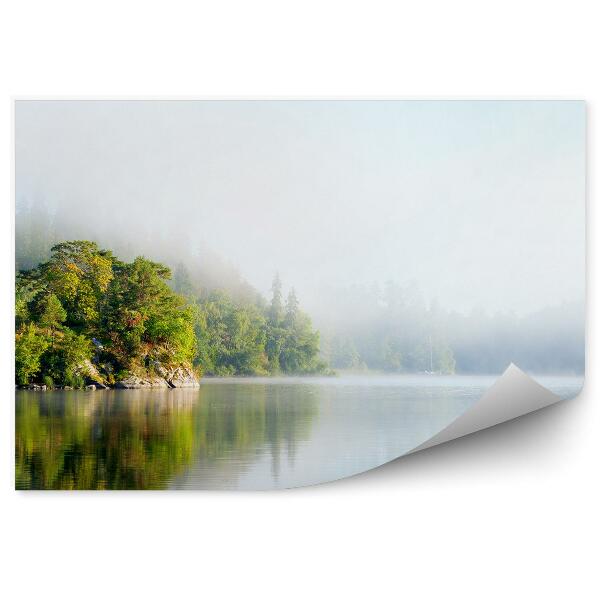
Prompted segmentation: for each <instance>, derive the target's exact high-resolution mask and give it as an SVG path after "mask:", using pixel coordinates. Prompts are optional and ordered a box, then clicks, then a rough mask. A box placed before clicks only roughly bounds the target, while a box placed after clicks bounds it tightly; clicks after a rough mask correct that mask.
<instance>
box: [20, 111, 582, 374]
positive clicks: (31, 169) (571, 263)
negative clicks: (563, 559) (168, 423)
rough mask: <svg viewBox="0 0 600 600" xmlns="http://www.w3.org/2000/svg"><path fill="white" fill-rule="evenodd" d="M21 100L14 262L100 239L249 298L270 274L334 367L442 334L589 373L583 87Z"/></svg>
mask: <svg viewBox="0 0 600 600" xmlns="http://www.w3.org/2000/svg"><path fill="white" fill-rule="evenodd" d="M15 114H16V128H15V143H16V216H17V262H18V263H19V261H20V260H21V263H22V264H18V266H19V267H21V268H29V267H31V266H34V265H32V264H24V263H23V261H25V263H26V262H27V260H30V261H31V260H32V257H35V255H36V254H35V252H31V251H27V252H25V251H22V248H20V246H19V244H20V242H21V241H22V240H25V239H28V240H31V239H35V242H36V244H38V246H39V254H40V257H41V258H43V253H44V251H47V249H48V248H49V246H50V245H51V243H52V242H54V241H57V240H64V239H92V240H95V241H97V242H98V243H99V244H100V245H101V246H103V247H107V248H112V249H114V250H115V251H116V252H117V254H119V255H120V256H122V257H123V258H125V259H130V258H133V257H134V256H136V255H138V254H144V255H146V256H148V257H149V258H152V259H155V260H160V261H164V262H166V263H168V264H169V265H170V266H171V267H172V268H173V269H174V270H175V269H176V268H177V266H178V265H179V264H183V265H185V267H186V269H187V271H189V272H190V273H191V274H192V275H194V274H195V277H196V279H197V280H198V281H201V282H202V285H203V286H204V287H206V288H207V289H215V288H219V287H225V288H227V289H229V290H231V291H232V292H233V293H234V294H236V295H238V296H241V297H245V298H256V295H257V293H259V294H262V295H263V296H266V297H268V295H269V290H270V285H271V280H272V278H273V275H274V274H275V273H276V272H279V273H280V275H281V277H282V279H283V281H284V285H285V286H286V288H289V287H291V286H293V287H294V288H295V289H296V291H297V293H298V296H299V298H300V302H301V304H302V307H303V308H304V310H306V311H307V312H308V313H309V314H310V315H311V316H312V318H313V321H314V323H315V324H316V325H317V326H318V327H319V329H320V330H321V340H322V351H323V353H324V355H325V356H326V357H327V358H328V359H329V360H330V362H332V363H334V366H335V367H336V368H352V369H360V368H363V367H364V366H369V367H373V365H375V366H376V367H379V366H381V368H387V367H388V366H389V367H391V368H393V367H394V365H396V363H397V362H398V361H400V360H401V361H402V364H403V367H406V368H408V369H411V368H412V367H411V365H422V364H427V362H428V360H429V361H430V364H431V366H432V368H431V370H436V368H435V366H434V364H433V363H434V360H435V361H437V363H439V364H440V365H442V364H445V363H444V361H447V360H449V359H448V356H447V355H445V354H444V353H445V352H446V350H445V349H446V347H448V348H451V350H452V352H453V357H454V360H455V361H456V363H457V369H458V370H462V371H465V372H485V373H497V372H500V371H502V370H503V369H504V368H505V367H506V365H507V364H508V362H511V361H513V362H518V364H520V366H522V367H523V368H526V369H529V370H530V371H545V372H582V370H583V364H584V311H583V304H584V292H585V290H584V285H585V272H584V268H585V239H584V230H585V223H584V219H585V106H584V104H583V103H580V102H554V101H553V102H462V101H461V102H443V101H435V102H391V101H390V102H380V101H377V102H374V101H371V102H354V101H353V102H289V101H286V102H245V101H235V102H233V101H231V102H215V101H211V102H192V101H176V102H155V101H153V102H150V101H144V102H140V101H138V102H128V101H115V102H112V101H111V102H107V101H73V102H64V101H42V102H40V101H20V102H18V103H17V106H16V111H15ZM30 250H31V249H30ZM382 336H391V337H390V340H391V341H389V342H386V344H383V345H382V344H376V343H375V342H374V341H373V338H381V337H382ZM397 339H401V340H408V341H407V342H406V344H407V345H406V347H401V344H400V342H395V341H394V340H397ZM403 343H404V342H403ZM434 353H437V354H436V356H434ZM428 357H429V358H428ZM411 361H412V362H411ZM398 364H400V363H399V362H398ZM414 369H416V370H421V369H422V367H421V366H419V367H417V366H415V367H414Z"/></svg>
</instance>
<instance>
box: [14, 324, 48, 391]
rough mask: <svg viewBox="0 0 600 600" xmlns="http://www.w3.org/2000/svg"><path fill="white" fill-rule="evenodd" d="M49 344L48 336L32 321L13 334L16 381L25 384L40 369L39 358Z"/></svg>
mask: <svg viewBox="0 0 600 600" xmlns="http://www.w3.org/2000/svg"><path fill="white" fill-rule="evenodd" d="M49 345H50V340H49V339H48V337H47V336H46V335H45V334H44V333H43V332H42V331H40V330H39V329H38V328H37V327H36V326H35V325H34V324H33V323H30V324H29V325H25V326H24V327H23V329H22V330H21V331H20V332H18V333H17V334H16V336H15V372H16V377H17V381H18V383H20V384H21V385H27V384H28V383H30V381H31V380H32V378H33V377H34V376H36V375H37V374H38V373H39V372H40V370H41V359H42V356H43V354H44V352H45V351H46V349H47V348H48V346H49Z"/></svg>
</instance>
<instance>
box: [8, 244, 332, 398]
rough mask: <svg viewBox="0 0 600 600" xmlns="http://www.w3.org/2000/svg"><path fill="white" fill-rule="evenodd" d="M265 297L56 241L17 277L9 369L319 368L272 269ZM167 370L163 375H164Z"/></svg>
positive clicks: (314, 346)
mask: <svg viewBox="0 0 600 600" xmlns="http://www.w3.org/2000/svg"><path fill="white" fill-rule="evenodd" d="M272 291H273V296H272V299H271V302H270V303H266V302H265V301H264V300H262V299H261V300H260V301H255V302H248V301H240V300H234V299H233V298H232V297H231V296H230V295H229V294H228V293H227V292H226V291H223V290H213V291H210V292H207V293H204V292H203V291H202V290H201V289H199V287H198V285H197V284H196V283H195V282H194V281H192V279H191V278H190V277H189V275H188V273H187V271H186V270H185V268H184V267H183V266H179V267H178V269H177V270H176V276H175V277H174V278H172V276H171V270H170V269H169V268H168V267H167V266H165V265H163V264H160V263H157V262H153V261H151V260H148V259H147V258H144V257H141V256H139V257H137V258H135V259H134V260H133V261H131V262H124V261H122V260H120V259H119V258H117V257H116V256H115V255H114V254H113V252H111V251H109V250H104V249H101V248H99V247H98V245H97V244H96V243H95V242H91V241H87V240H78V241H68V242H61V243H59V244H56V245H54V246H53V247H52V249H51V254H50V257H49V259H48V260H47V261H45V262H42V263H41V264H39V265H38V266H36V267H34V268H32V269H27V270H21V271H19V273H18V275H17V280H16V295H15V298H16V299H15V316H16V343H15V359H16V361H15V362H16V378H17V383H18V384H20V385H28V384H30V383H34V382H35V383H39V384H44V385H46V386H49V387H52V386H56V385H60V386H68V387H82V386H83V385H84V384H85V383H87V384H91V385H114V384H118V383H119V382H120V381H124V380H126V379H127V378H128V377H131V376H132V375H133V376H136V377H138V378H139V377H148V376H153V375H161V376H165V373H167V372H169V370H172V369H181V368H183V369H189V368H190V367H191V366H192V365H193V367H194V368H195V370H196V372H197V373H199V374H204V375H272V374H278V373H285V374H307V373H321V372H324V371H325V370H326V365H325V363H324V362H323V361H322V360H320V358H319V334H318V332H317V331H315V330H314V329H313V328H312V325H311V322H310V319H309V318H308V316H307V315H306V314H304V313H303V312H302V311H301V310H300V308H299V303H298V299H297V298H296V295H295V293H294V290H293V289H292V290H291V291H290V292H289V294H288V295H287V299H286V300H285V301H284V299H283V293H282V284H281V281H280V279H279V277H276V278H275V280H274V282H273V290H272ZM167 379H168V378H167Z"/></svg>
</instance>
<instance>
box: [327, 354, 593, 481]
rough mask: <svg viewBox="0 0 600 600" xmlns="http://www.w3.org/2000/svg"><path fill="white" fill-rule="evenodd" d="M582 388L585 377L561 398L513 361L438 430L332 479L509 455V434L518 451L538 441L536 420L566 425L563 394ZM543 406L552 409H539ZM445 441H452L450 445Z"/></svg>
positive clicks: (435, 469)
mask: <svg viewBox="0 0 600 600" xmlns="http://www.w3.org/2000/svg"><path fill="white" fill-rule="evenodd" d="M583 390H584V384H583V383H582V386H581V388H580V389H579V391H578V392H577V393H576V394H574V395H572V396H570V397H568V398H561V397H560V396H558V395H557V394H555V393H553V392H551V391H550V390H548V389H547V388H545V387H544V386H542V385H541V384H539V383H538V382H537V381H535V380H534V379H533V378H532V377H530V376H529V375H527V374H526V373H524V372H523V371H521V369H519V368H518V367H517V366H516V365H515V364H513V363H511V364H510V365H509V367H508V368H507V369H506V371H505V372H504V373H503V374H502V375H501V376H500V377H499V378H498V380H497V381H496V382H495V383H494V384H493V385H492V387H491V388H490V389H489V390H488V391H487V392H485V393H484V394H483V396H482V397H481V399H480V400H479V401H477V402H476V403H475V404H474V405H473V406H472V407H471V408H470V409H468V410H467V411H465V413H463V414H462V415H460V416H459V417H457V418H456V419H455V420H454V421H453V422H452V423H450V424H449V425H447V426H446V427H444V428H443V429H442V430H441V431H439V432H438V433H437V434H435V435H433V436H432V437H431V438H429V439H428V440H426V441H425V442H422V443H421V444H419V445H418V446H416V447H415V448H414V449H413V450H410V451H409V452H407V453H405V454H402V455H400V456H398V457H397V458H395V459H393V460H391V461H389V462H387V463H384V464H382V465H380V466H378V467H375V468H373V469H370V470H367V471H364V472H362V473H357V474H356V475H354V476H350V477H346V478H343V479H340V480H338V481H337V482H331V483H336V484H342V485H343V484H346V485H362V484H364V485H370V484H371V483H373V482H374V481H378V482H383V481H385V480H389V478H390V477H395V476H396V475H398V474H399V473H400V472H401V471H402V472H403V473H404V474H408V473H410V474H411V475H412V474H415V473H419V474H420V475H423V474H425V473H428V474H429V475H434V474H439V472H440V469H443V470H446V469H447V468H449V467H451V465H454V466H457V465H459V464H463V465H464V459H467V458H471V459H473V457H478V458H477V459H476V460H475V462H474V463H473V464H471V465H470V467H475V468H478V467H479V466H481V464H480V461H485V460H487V459H490V458H494V457H498V456H503V457H506V455H507V454H508V452H507V448H506V445H507V442H508V439H509V438H510V440H511V441H512V442H515V441H516V444H515V443H513V444H511V446H512V448H511V450H512V452H514V453H515V454H516V455H520V453H521V452H522V451H523V450H524V449H525V448H531V446H532V444H533V445H536V446H537V445H538V443H539V440H537V441H536V440H534V439H532V437H531V427H532V426H537V425H534V423H535V424H538V423H540V422H541V423H543V424H544V425H548V426H551V427H553V428H557V426H558V428H560V425H561V424H562V425H563V426H565V414H564V413H565V411H567V410H569V407H570V406H571V405H572V404H571V402H566V401H565V400H574V399H576V398H579V397H580V396H581V394H582V392H583ZM543 408H549V410H545V411H542V412H541V413H540V412H539V411H541V409H543ZM533 413H537V414H535V415H534V414H533ZM496 425H503V427H496ZM484 430H487V431H485V432H484ZM471 434H479V435H471ZM446 442H454V443H453V444H450V445H448V444H446ZM441 445H444V446H443V448H441V447H439V446H441ZM551 445H552V447H553V450H555V451H556V452H558V451H559V450H558V449H556V447H555V446H556V444H555V443H552V444H551ZM515 446H516V447H515ZM422 450H429V452H421V451H422ZM482 451H484V452H483V454H482ZM483 455H485V456H483Z"/></svg>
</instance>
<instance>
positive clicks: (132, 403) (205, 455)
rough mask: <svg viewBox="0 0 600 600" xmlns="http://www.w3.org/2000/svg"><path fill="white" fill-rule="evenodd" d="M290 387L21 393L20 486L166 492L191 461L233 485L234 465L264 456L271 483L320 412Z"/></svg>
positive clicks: (18, 424) (18, 405)
mask: <svg viewBox="0 0 600 600" xmlns="http://www.w3.org/2000/svg"><path fill="white" fill-rule="evenodd" d="M299 387H300V388H302V387H304V386H299ZM284 388H285V389H284ZM292 389H294V392H293V393H290V388H289V387H288V386H279V385H264V384H255V385H237V384H236V383H224V384H221V383H219V384H216V385H206V386H203V387H202V388H201V390H200V392H199V391H198V390H149V391H147V390H128V391H102V392H101V391H96V392H77V391H68V392H46V393H44V392H29V391H19V392H17V398H16V444H15V461H16V477H15V479H16V482H15V484H16V488H17V489H80V490H90V489H123V490H127V489H164V488H166V487H168V486H169V485H170V483H171V482H172V481H173V480H174V479H175V478H177V477H178V476H179V477H180V476H183V475H184V474H185V473H186V472H187V471H188V470H190V469H193V465H194V463H202V464H204V465H205V464H207V463H209V464H213V465H215V469H216V473H220V475H219V476H222V477H223V478H224V479H230V478H231V477H235V476H236V473H235V472H231V469H230V465H231V464H232V463H233V464H236V465H237V467H236V468H237V469H239V468H240V465H250V464H251V463H252V462H253V461H255V460H258V459H259V458H260V457H261V456H264V454H265V453H266V452H268V453H270V455H271V460H272V470H273V476H274V477H275V478H276V477H277V473H278V470H279V464H280V463H279V461H280V460H281V455H282V454H285V455H287V457H288V459H289V460H293V457H294V454H295V448H296V444H297V443H298V441H299V440H301V439H304V438H306V437H307V436H308V435H309V431H310V428H311V423H312V421H313V419H314V417H315V416H316V414H317V402H316V398H314V396H311V394H310V393H308V394H307V391H306V389H305V390H304V392H302V390H300V389H299V388H298V386H296V387H294V388H292ZM198 487H202V481H199V482H198ZM210 487H214V485H211V486H210Z"/></svg>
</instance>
